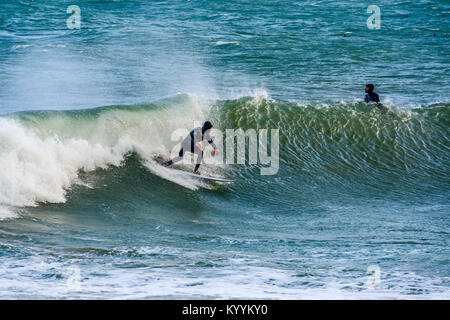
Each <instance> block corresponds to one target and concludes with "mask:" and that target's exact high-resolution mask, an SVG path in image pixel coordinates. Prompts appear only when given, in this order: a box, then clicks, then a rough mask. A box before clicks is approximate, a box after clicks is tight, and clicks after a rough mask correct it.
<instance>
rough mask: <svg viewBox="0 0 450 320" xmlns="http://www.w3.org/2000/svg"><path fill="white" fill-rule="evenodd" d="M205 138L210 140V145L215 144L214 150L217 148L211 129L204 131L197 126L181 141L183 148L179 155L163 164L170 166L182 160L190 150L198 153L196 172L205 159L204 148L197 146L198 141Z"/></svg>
mask: <svg viewBox="0 0 450 320" xmlns="http://www.w3.org/2000/svg"><path fill="white" fill-rule="evenodd" d="M203 140H206V141H208V142H209V144H210V145H212V146H213V148H214V150H216V149H217V146H216V144H215V143H214V141H213V140H212V138H211V136H210V135H209V131H208V130H206V132H204V131H203V129H202V128H201V127H197V128H195V129H194V130H192V131H191V132H190V133H189V135H188V136H187V137H186V138H185V139H184V140H183V142H182V143H181V149H180V152H179V153H178V157H175V158H173V159H172V160H169V161H167V162H165V163H163V165H166V166H170V165H172V164H174V163H175V162H178V161H180V160H181V159H183V156H184V152H185V151H190V152H192V153H194V154H196V155H197V163H196V164H195V170H194V172H197V170H198V168H199V167H200V164H201V162H202V159H203V150H202V149H200V148H199V147H197V143H198V142H202V141H203Z"/></svg>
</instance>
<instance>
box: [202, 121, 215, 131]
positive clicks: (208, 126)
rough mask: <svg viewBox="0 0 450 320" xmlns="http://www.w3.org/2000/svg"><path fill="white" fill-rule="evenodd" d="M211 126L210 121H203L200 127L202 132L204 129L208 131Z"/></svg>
mask: <svg viewBox="0 0 450 320" xmlns="http://www.w3.org/2000/svg"><path fill="white" fill-rule="evenodd" d="M212 127H213V125H212V123H211V122H209V121H205V123H204V124H203V127H202V133H205V132H206V131H208V130H209V129H211V128H212Z"/></svg>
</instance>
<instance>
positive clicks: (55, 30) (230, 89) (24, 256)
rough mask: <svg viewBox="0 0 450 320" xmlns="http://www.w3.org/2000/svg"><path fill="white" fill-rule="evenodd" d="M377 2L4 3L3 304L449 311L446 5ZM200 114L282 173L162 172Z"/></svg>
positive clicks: (0, 25) (230, 168) (226, 167)
mask: <svg viewBox="0 0 450 320" xmlns="http://www.w3.org/2000/svg"><path fill="white" fill-rule="evenodd" d="M371 4H374V5H377V6H378V7H379V8H380V17H381V24H380V28H379V29H369V28H368V26H367V19H368V18H369V17H370V15H371V14H370V13H367V7H368V5H369V4H368V3H361V2H360V1H276V0H272V1H269V0H262V1H243V0H242V1H236V0H234V1H226V2H224V1H203V0H191V1H187V0H184V1H167V2H166V1H133V0H126V1H125V0H124V1H112V0H110V1H106V0H104V1H100V0H96V1H94V0H92V1H87V0H86V1H81V0H80V1H76V3H75V2H74V1H66V0H58V1H50V0H49V1H40V0H35V1H25V0H20V1H17V0H14V1H12V0H3V1H2V3H1V4H0V298H3V299H55V298H57V299H120V298H124V299H136V298H137V299H174V298H175V299H185V298H188V299H197V298H207V299H218V298H222V299H223V298H225V299H228V298H269V299H334V298H343V299H378V298H384V299H435V298H438V299H449V298H450V261H449V257H450V249H449V243H450V238H449V234H450V219H449V211H450V201H449V190H450V179H449V169H450V161H449V155H450V150H449V146H450V144H449V129H450V123H449V119H450V100H449V99H448V92H450V86H449V84H450V72H449V71H450V50H449V24H448V21H449V13H450V4H449V3H448V2H447V1H414V2H410V1H381V0H380V1H377V2H376V3H371ZM70 5H77V6H79V8H80V11H81V12H80V17H81V24H80V29H70V28H69V27H68V24H67V19H68V18H69V17H70V16H71V14H68V13H67V8H68V7H69V6H70ZM368 82H371V83H374V84H375V91H376V92H378V93H379V95H380V97H381V100H382V102H383V104H384V105H385V106H386V108H385V109H384V110H380V109H378V108H375V107H373V106H370V105H366V104H365V103H363V102H362V100H363V96H364V86H365V84H366V83H368ZM206 119H210V120H212V121H213V123H214V124H215V128H217V129H221V130H223V131H224V132H225V130H226V129H237V128H242V129H244V130H248V129H255V130H261V129H278V130H279V157H278V158H277V160H278V161H279V170H278V171H277V173H276V174H274V175H261V174H260V173H261V168H262V167H263V165H262V164H259V163H257V164H251V163H249V162H248V161H247V162H246V163H245V164H220V165H216V164H214V163H210V164H205V165H202V167H201V171H202V173H204V174H210V175H216V176H221V177H225V178H229V179H233V180H234V182H233V183H231V184H217V183H208V182H204V181H203V182H202V181H198V180H196V179H191V178H187V177H183V176H176V177H174V176H171V175H168V174H167V172H166V171H164V170H161V169H160V167H158V166H157V165H156V163H155V160H154V156H155V155H157V154H161V153H164V154H167V153H170V152H171V151H173V150H176V144H177V141H178V140H177V141H173V139H172V138H173V137H171V135H172V133H173V132H174V131H175V130H177V129H185V130H190V129H192V127H193V126H195V125H198V124H199V123H201V122H202V121H204V120H206ZM221 151H224V150H221ZM213 160H214V159H213ZM184 167H185V168H186V169H191V168H192V165H184Z"/></svg>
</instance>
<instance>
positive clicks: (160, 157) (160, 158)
mask: <svg viewBox="0 0 450 320" xmlns="http://www.w3.org/2000/svg"><path fill="white" fill-rule="evenodd" d="M153 159H154V160H155V161H156V163H157V164H158V165H160V166H161V167H163V168H164V169H166V170H170V171H172V172H174V173H176V174H181V175H185V176H188V177H192V178H195V179H199V180H205V181H214V182H227V183H229V182H233V180H230V179H224V178H219V177H211V176H204V175H201V174H196V173H193V172H187V171H184V170H180V169H175V168H171V167H165V166H163V165H162V163H163V162H164V161H166V160H167V156H166V155H158V156H156V157H154V158H153Z"/></svg>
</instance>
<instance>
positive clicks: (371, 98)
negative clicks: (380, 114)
mask: <svg viewBox="0 0 450 320" xmlns="http://www.w3.org/2000/svg"><path fill="white" fill-rule="evenodd" d="M373 89H375V87H374V85H373V84H371V83H369V84H366V88H365V91H366V95H365V97H364V101H365V102H366V103H370V102H375V103H376V106H377V107H378V108H380V109H381V108H383V107H384V106H383V105H382V104H381V103H380V97H379V96H378V94H377V93H375V92H374V91H373Z"/></svg>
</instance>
